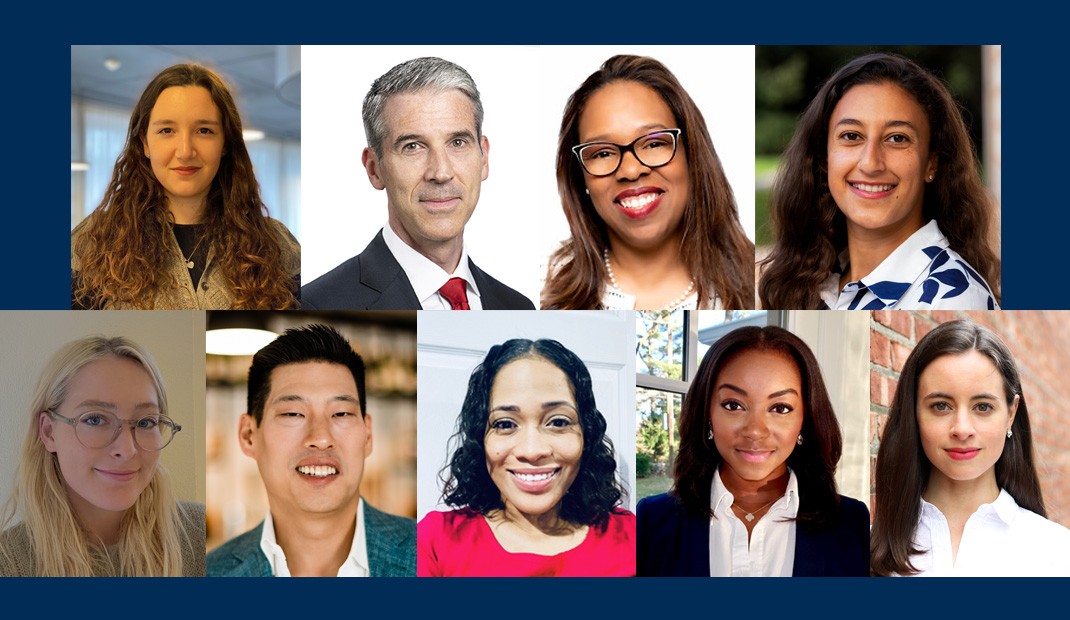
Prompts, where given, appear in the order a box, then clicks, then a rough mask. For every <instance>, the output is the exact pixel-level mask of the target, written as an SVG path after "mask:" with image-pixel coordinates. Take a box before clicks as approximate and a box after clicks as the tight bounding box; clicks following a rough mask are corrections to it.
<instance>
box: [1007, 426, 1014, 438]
mask: <svg viewBox="0 0 1070 620" xmlns="http://www.w3.org/2000/svg"><path fill="white" fill-rule="evenodd" d="M1013 434H1014V431H1012V430H1011V429H1009V428H1008V429H1007V439H1010V438H1011V435H1013Z"/></svg>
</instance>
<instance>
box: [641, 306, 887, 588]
mask: <svg viewBox="0 0 1070 620" xmlns="http://www.w3.org/2000/svg"><path fill="white" fill-rule="evenodd" d="M841 444H842V439H841V436H840V429H839V425H838V424H837V422H836V417H835V414H834V413H833V410H832V404H831V402H830V401H829V397H828V392H827V391H826V389H825V384H824V381H823V380H822V378H821V371H820V368H819V366H818V364H817V360H816V359H815V358H814V355H813V353H812V352H811V351H810V349H809V347H807V346H806V344H805V343H804V342H803V341H802V340H800V339H799V338H798V337H797V336H795V335H794V334H792V333H790V332H788V331H787V330H784V329H781V328H779V327H772V326H770V327H743V328H740V329H737V330H735V331H733V332H731V333H729V334H728V335H726V336H724V337H723V338H721V339H720V340H718V341H717V342H716V343H714V345H713V346H712V347H711V348H710V350H709V351H708V352H707V353H706V356H705V357H704V358H703V360H702V364H701V365H700V366H699V369H698V373H697V375H696V377H695V379H694V381H693V382H692V384H691V387H690V389H689V390H688V392H687V395H686V396H685V397H684V403H683V411H682V413H681V419H680V453H679V456H678V457H677V460H676V468H675V472H674V479H675V481H674V485H673V489H672V491H670V492H669V493H666V494H662V495H657V496H654V497H649V498H646V499H644V500H642V501H640V502H639V505H638V507H637V511H636V512H637V516H638V532H637V557H636V560H637V571H638V574H639V575H640V576H707V577H708V576H711V575H712V576H721V575H724V576H728V575H764V576H777V575H780V576H787V575H791V576H841V577H850V576H857V577H864V576H867V575H869V511H868V510H867V509H866V507H865V505H864V504H862V503H861V502H859V501H858V500H854V499H851V498H848V497H843V496H841V495H839V494H837V492H836V481H835V478H834V474H835V471H836V464H837V463H838V462H839V459H840V451H841ZM715 476H716V478H715ZM711 536H712V537H713V539H712V540H711ZM711 543H712V544H711Z"/></svg>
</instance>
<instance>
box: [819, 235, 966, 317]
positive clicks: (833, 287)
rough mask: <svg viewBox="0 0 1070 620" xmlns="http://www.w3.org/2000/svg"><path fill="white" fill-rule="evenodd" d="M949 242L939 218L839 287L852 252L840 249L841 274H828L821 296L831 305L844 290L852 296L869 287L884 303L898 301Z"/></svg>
mask: <svg viewBox="0 0 1070 620" xmlns="http://www.w3.org/2000/svg"><path fill="white" fill-rule="evenodd" d="M949 246H950V244H949V243H948V241H947V237H945V236H944V233H942V232H941V231H940V227H939V225H937V223H936V220H929V223H928V224H926V225H925V226H922V227H921V228H919V229H918V230H916V231H914V234H912V235H910V237H908V238H907V240H906V241H904V242H903V243H900V244H899V247H897V248H896V249H895V250H893V251H892V253H891V254H889V255H888V257H887V258H885V259H884V260H883V261H881V264H879V265H877V268H876V269H874V270H873V271H871V272H870V273H868V274H867V275H865V276H863V277H862V278H861V279H860V280H858V281H855V282H848V283H847V285H846V286H844V287H843V289H842V291H841V289H840V286H839V283H840V276H841V275H842V274H843V273H844V271H845V270H846V269H847V267H848V265H849V258H850V254H849V252H848V250H847V249H846V248H845V249H844V250H843V251H842V252H840V256H839V258H838V263H839V265H840V269H839V273H833V274H831V275H829V277H828V279H826V280H825V283H824V285H823V286H822V289H821V299H822V300H823V301H824V302H825V303H826V304H827V305H828V306H829V307H830V308H834V307H836V302H837V300H838V299H839V296H840V294H841V293H845V294H848V295H851V294H853V293H855V292H856V291H858V290H860V289H862V288H867V289H869V290H870V291H871V292H872V293H873V294H874V295H876V296H877V297H878V298H880V300H881V301H883V302H885V304H891V303H894V302H897V301H899V299H900V298H902V297H903V295H905V294H906V292H907V290H908V289H909V288H910V285H911V283H913V282H914V281H916V280H918V279H919V278H920V277H922V276H923V275H927V274H926V273H925V271H926V268H927V267H928V266H929V265H930V264H931V263H932V262H933V260H934V259H935V258H936V257H937V256H938V255H939V254H940V253H941V252H942V251H943V250H946V249H947V248H948V247H949Z"/></svg>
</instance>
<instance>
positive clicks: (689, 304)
mask: <svg viewBox="0 0 1070 620" xmlns="http://www.w3.org/2000/svg"><path fill="white" fill-rule="evenodd" d="M697 308H698V292H697V291H696V292H694V293H691V295H689V296H688V297H687V298H686V299H684V300H683V301H682V302H680V303H679V304H677V305H675V306H673V307H672V308H665V309H666V310H696V309H697ZM601 309H602V310H643V309H644V308H636V307H635V295H629V294H628V293H625V292H624V291H622V290H620V289H619V288H616V287H614V286H613V285H612V284H610V283H609V282H606V283H605V287H604V288H603V290H602V308H601ZM720 309H721V299H720V298H719V297H717V296H716V295H714V296H713V297H711V298H710V299H707V300H706V306H705V307H704V308H703V310H720Z"/></svg>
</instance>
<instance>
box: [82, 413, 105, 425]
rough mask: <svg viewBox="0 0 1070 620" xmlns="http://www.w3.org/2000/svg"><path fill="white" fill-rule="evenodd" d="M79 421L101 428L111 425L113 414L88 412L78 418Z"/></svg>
mask: <svg viewBox="0 0 1070 620" xmlns="http://www.w3.org/2000/svg"><path fill="white" fill-rule="evenodd" d="M78 421H79V422H80V423H81V424H84V425H86V426H91V427H93V428H100V427H104V426H110V425H111V416H109V415H107V414H104V413H86V414H83V415H82V417H80V418H78Z"/></svg>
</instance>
